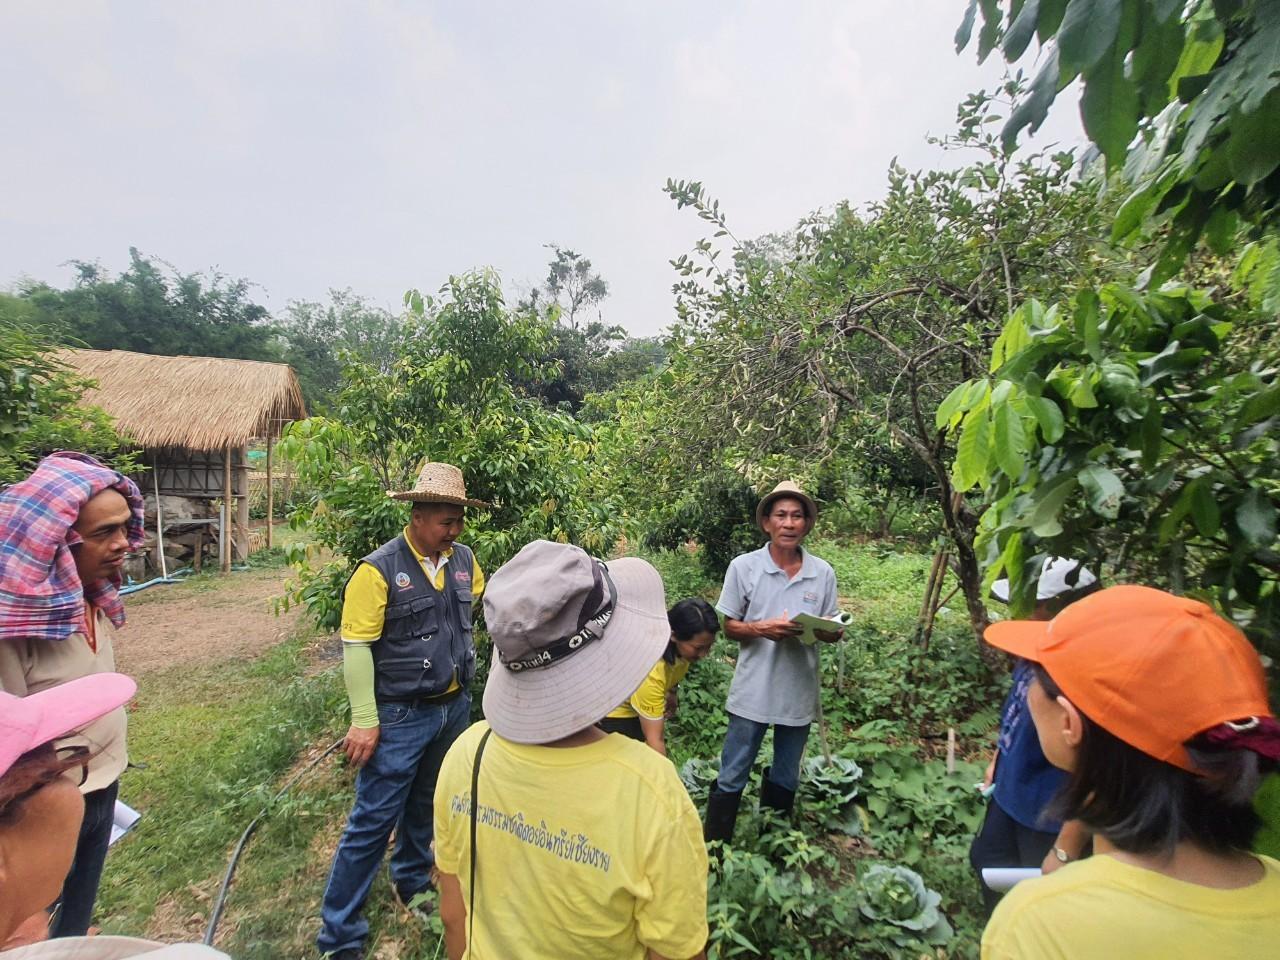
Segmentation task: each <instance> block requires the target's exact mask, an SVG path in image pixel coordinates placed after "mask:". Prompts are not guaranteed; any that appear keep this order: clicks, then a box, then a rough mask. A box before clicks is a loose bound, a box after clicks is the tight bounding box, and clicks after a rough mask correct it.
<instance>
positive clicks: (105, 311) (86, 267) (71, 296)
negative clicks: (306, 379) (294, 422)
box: [19, 247, 282, 361]
mask: <svg viewBox="0 0 1280 960" xmlns="http://www.w3.org/2000/svg"><path fill="white" fill-rule="evenodd" d="M75 266H76V270H77V273H78V276H77V280H76V283H75V285H74V286H72V287H70V288H68V289H66V290H58V289H55V288H54V287H50V286H48V285H47V284H42V283H30V284H26V285H24V286H22V287H21V288H20V290H19V296H20V298H21V299H22V300H24V301H26V309H27V312H28V314H29V316H30V317H31V318H32V319H33V320H34V321H35V322H36V323H38V324H39V325H40V327H41V329H45V330H48V331H50V333H51V335H52V336H53V337H55V338H56V339H57V340H58V341H59V342H61V343H65V344H70V345H73V346H87V347H92V348H94V349H98V350H135V351H137V352H139V353H152V354H163V355H169V356H176V355H180V354H185V355H188V356H204V357H234V358H239V359H245V360H275V361H279V360H281V359H282V356H281V351H280V347H279V344H278V343H277V339H276V330H275V328H274V326H273V325H272V323H271V317H270V314H269V313H268V311H267V309H266V308H265V307H263V306H261V305H260V304H258V303H255V302H254V301H253V299H252V297H251V286H250V284H249V282H248V281H247V280H237V279H230V278H227V277H225V276H223V275H222V274H219V273H212V274H207V275H201V274H198V273H185V274H184V273H179V272H177V271H176V270H174V269H173V268H171V267H166V265H164V264H162V263H157V262H156V261H154V260H152V259H150V258H148V257H145V256H143V255H142V254H141V253H139V252H138V251H137V249H135V248H133V247H130V248H129V266H128V268H126V269H125V270H124V271H123V272H122V273H121V274H120V275H119V276H117V277H115V278H109V277H107V276H105V275H104V274H103V271H102V269H101V267H99V266H98V265H96V264H92V263H85V262H79V261H77V262H76V263H75Z"/></svg>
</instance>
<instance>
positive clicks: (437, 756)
mask: <svg viewBox="0 0 1280 960" xmlns="http://www.w3.org/2000/svg"><path fill="white" fill-rule="evenodd" d="M389 496H391V497H392V498H393V499H396V500H408V501H411V502H412V503H413V509H412V511H411V513H410V516H409V525H408V526H406V527H405V528H404V532H403V533H401V534H400V535H399V536H397V537H396V538H395V539H393V540H390V541H388V542H387V543H384V544H383V545H382V546H381V547H379V548H378V549H377V550H375V551H373V553H371V554H369V555H368V556H367V557H364V558H363V559H362V560H361V561H360V563H359V564H358V565H357V567H356V570H355V573H353V574H352V575H351V579H350V580H349V581H348V582H347V586H346V590H345V591H344V593H343V602H342V654H343V674H344V678H345V680H346V686H347V695H348V697H349V699H350V701H351V728H350V729H349V730H348V731H347V737H346V743H345V749H346V753H347V759H348V760H349V761H350V762H351V763H352V764H353V765H354V766H356V767H358V768H359V769H360V772H359V774H358V775H357V777H356V799H355V804H354V806H353V807H352V809H351V816H350V818H349V819H348V820H347V827H346V830H345V831H344V832H343V834H342V840H341V841H340V842H339V843H338V849H337V852H336V853H335V854H334V858H333V869H332V870H331V872H330V874H329V883H328V885H327V886H326V888H325V892H324V902H323V905H322V907H321V919H322V927H321V931H320V935H319V937H317V939H316V944H317V946H319V948H320V951H321V953H322V954H324V955H325V956H329V957H333V958H335V960H360V958H361V957H363V956H364V941H365V938H366V937H367V936H368V933H369V924H368V921H367V920H366V919H365V918H364V916H363V913H362V911H363V908H364V902H365V900H366V898H367V897H368V896H369V890H370V888H371V887H372V886H373V878H374V876H375V875H376V874H377V871H378V866H379V865H380V864H381V862H382V855H383V853H384V852H385V850H386V847H387V841H388V840H389V839H390V837H391V832H392V829H393V828H394V829H395V832H396V845H395V850H394V851H393V852H392V855H391V881H392V886H393V888H394V891H395V894H396V897H397V898H398V899H399V900H400V902H401V903H403V904H405V905H406V906H408V907H410V908H411V909H412V910H413V911H414V912H415V913H421V912H422V911H423V910H424V909H425V908H424V906H423V903H424V897H423V896H422V895H425V894H426V893H428V892H429V891H430V889H431V869H432V861H433V857H432V852H431V841H432V815H431V800H432V796H433V795H434V793H435V787H436V776H437V774H438V773H439V771H440V762H441V760H442V759H443V758H444V755H445V752H446V751H447V750H448V749H449V745H450V744H452V743H453V741H454V740H455V739H456V738H457V737H458V735H459V734H460V733H462V731H463V730H465V729H466V727H467V722H468V719H469V715H470V708H471V698H470V696H469V695H468V693H467V684H468V682H469V681H470V680H471V678H472V677H473V676H474V675H475V647H474V645H473V643H472V637H471V618H472V606H473V601H474V600H475V599H476V598H478V597H479V596H480V595H481V594H482V593H483V591H484V574H483V572H482V571H481V570H480V567H479V565H478V564H477V563H476V560H475V556H474V555H473V554H472V552H471V550H470V549H468V548H467V547H466V546H464V545H463V544H461V543H458V542H457V538H458V537H459V536H460V535H461V534H462V524H463V511H464V508H465V507H469V506H470V507H484V506H487V504H485V503H483V502H481V501H479V500H471V499H469V498H468V497H467V491H466V487H465V486H464V484H463V480H462V471H460V470H459V469H458V468H457V467H455V466H452V465H450V464H447V463H428V464H426V465H425V466H423V468H422V471H421V473H420V474H419V476H418V482H417V485H416V486H415V487H414V488H413V489H412V490H397V491H391V492H390V493H389Z"/></svg>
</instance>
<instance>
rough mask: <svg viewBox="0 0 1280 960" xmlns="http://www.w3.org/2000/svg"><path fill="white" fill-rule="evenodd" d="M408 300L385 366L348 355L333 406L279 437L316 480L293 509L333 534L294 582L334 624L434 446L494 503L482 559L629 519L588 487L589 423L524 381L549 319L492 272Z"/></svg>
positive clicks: (500, 558) (323, 534) (608, 541)
mask: <svg viewBox="0 0 1280 960" xmlns="http://www.w3.org/2000/svg"><path fill="white" fill-rule="evenodd" d="M406 304H407V306H408V307H409V311H410V316H409V318H408V320H407V321H406V325H405V331H404V333H405V335H404V337H403V339H402V340H401V342H400V346H399V348H398V351H397V353H396V355H395V358H394V359H393V360H392V362H391V364H390V365H389V367H388V368H387V369H385V370H379V369H378V368H376V367H375V366H374V365H373V364H371V363H369V362H368V361H364V360H358V359H352V360H349V362H348V366H347V369H346V371H345V374H344V386H343V388H342V390H341V391H340V393H339V394H338V396H337V397H336V398H335V400H334V402H333V413H332V417H313V418H311V419H310V420H304V421H301V422H299V423H296V424H293V425H292V426H290V427H289V428H288V430H287V431H286V433H285V436H284V438H283V439H282V441H281V447H282V451H283V453H284V454H285V455H286V456H288V457H289V458H290V459H291V460H292V461H293V462H294V464H295V466H296V469H297V471H298V476H299V481H300V483H301V484H302V485H303V487H304V488H305V489H306V490H308V491H309V494H308V495H307V497H306V498H305V499H304V501H303V502H302V504H301V505H300V506H299V508H298V509H297V510H296V511H295V513H294V514H293V515H292V517H291V521H292V522H293V523H294V524H295V525H297V526H298V527H305V528H307V529H308V530H309V531H310V533H311V535H312V537H313V539H314V543H313V544H312V546H319V547H323V548H324V553H321V552H318V551H316V550H308V549H307V548H306V547H304V548H301V549H299V550H297V551H295V554H294V559H295V560H297V561H302V560H303V559H304V557H309V558H310V561H311V563H312V565H311V566H304V568H303V569H302V572H301V575H300V578H299V580H298V583H297V584H296V589H295V593H294V596H295V598H296V599H297V600H300V601H302V602H304V603H306V605H307V606H308V608H309V609H310V611H311V613H312V614H313V615H314V616H315V618H316V619H317V621H318V622H319V623H320V624H322V625H324V626H327V627H333V626H336V625H337V621H338V616H339V614H340V612H341V593H342V586H343V584H345V582H346V579H347V577H348V576H349V574H350V571H351V568H352V565H353V564H354V562H355V561H357V560H359V558H360V557H362V556H364V555H365V554H366V553H368V552H370V551H371V550H372V549H373V548H375V547H376V546H378V545H379V544H381V543H383V542H384V541H386V540H388V539H390V538H391V537H393V536H395V534H397V533H398V532H399V531H400V529H401V528H402V527H403V526H404V524H405V523H406V521H407V517H408V505H407V504H405V503H403V502H400V501H395V500H391V499H389V498H388V497H387V491H388V490H396V489H400V490H403V489H409V488H411V487H412V486H413V483H414V480H415V479H416V475H417V471H418V468H419V467H420V465H421V464H422V463H423V462H424V461H427V460H443V461H446V462H448V463H453V464H455V465H457V466H458V467H460V468H461V469H462V472H463V474H464V476H465V478H466V482H467V491H468V494H469V495H470V496H472V497H474V498H476V499H480V500H484V501H487V502H488V503H490V504H491V505H490V506H489V507H488V508H487V509H473V510H470V511H469V512H468V518H467V531H466V533H465V534H464V540H465V542H467V543H468V544H470V545H471V547H472V548H473V549H474V550H475V552H476V556H477V558H478V559H479V561H480V563H481V564H482V565H483V566H484V567H485V568H486V569H489V570H492V569H493V568H495V567H497V566H498V565H500V564H502V563H504V562H505V561H506V560H507V559H509V558H510V557H511V556H513V555H514V554H515V552H516V551H517V550H518V549H519V548H520V547H521V546H523V545H524V544H525V543H528V542H529V541H531V540H535V539H539V538H543V539H549V540H558V541H562V542H572V543H577V544H579V545H581V546H582V547H584V548H585V549H587V550H589V551H592V552H595V553H607V552H608V551H609V550H610V549H611V547H612V546H613V543H614V541H615V540H616V538H617V535H618V533H619V531H620V527H619V525H618V520H617V510H616V505H615V504H614V503H612V502H611V501H609V500H607V499H601V498H592V499H587V498H586V497H585V496H584V490H585V489H586V487H585V473H586V467H587V464H588V462H589V461H590V460H591V458H592V456H593V450H594V445H595V438H594V436H593V434H592V432H591V430H590V429H588V428H587V427H585V426H583V425H581V424H579V423H577V422H576V421H575V420H574V419H573V418H572V417H570V416H567V415H565V414H563V413H560V412H557V411H552V410H548V409H546V408H545V407H544V406H543V405H542V404H541V403H539V402H538V401H537V400H536V399H534V398H531V397H528V396H526V395H524V394H523V393H522V392H521V391H520V390H519V388H518V384H519V383H520V382H522V381H526V380H528V379H530V378H534V377H536V376H537V374H538V371H539V367H540V365H541V363H542V357H543V354H544V351H545V348H546V341H547V336H548V330H547V327H546V325H545V323H544V322H543V320H542V319H541V318H539V317H538V316H537V315H536V314H534V313H532V312H531V311H527V310H515V311H512V310H509V309H508V308H507V307H506V305H505V303H504V302H503V299H502V294H501V290H500V287H499V285H498V281H497V278H496V277H494V276H492V275H491V274H487V273H481V274H468V275H466V276H462V277H454V278H451V279H450V281H449V283H448V284H446V285H445V287H444V288H443V289H442V290H441V292H440V295H439V297H429V296H424V295H422V294H421V293H419V292H418V291H416V290H414V291H410V292H409V294H407V295H406ZM326 555H327V556H328V557H329V559H323V557H324V556H326Z"/></svg>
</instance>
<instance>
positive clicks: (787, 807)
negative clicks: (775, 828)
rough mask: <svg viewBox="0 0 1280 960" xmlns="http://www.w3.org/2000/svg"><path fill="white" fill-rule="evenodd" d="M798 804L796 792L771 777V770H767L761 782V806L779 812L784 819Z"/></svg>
mask: <svg viewBox="0 0 1280 960" xmlns="http://www.w3.org/2000/svg"><path fill="white" fill-rule="evenodd" d="M795 805H796V792H795V791H794V790H788V789H787V788H786V787H780V786H778V785H777V784H776V783H774V782H773V781H772V780H770V779H769V771H768V770H765V772H764V779H763V780H762V781H761V782H760V806H761V807H767V808H769V809H770V810H774V811H776V812H777V814H778V816H780V817H782V818H783V819H784V820H785V819H786V818H788V817H790V816H791V808H792V807H794V806H795Z"/></svg>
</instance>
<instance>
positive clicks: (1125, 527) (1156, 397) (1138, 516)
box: [937, 284, 1280, 652]
mask: <svg viewBox="0 0 1280 960" xmlns="http://www.w3.org/2000/svg"><path fill="white" fill-rule="evenodd" d="M1252 321H1256V318H1255V317H1251V316H1250V315H1249V313H1248V312H1247V311H1242V310H1240V309H1238V308H1233V307H1232V306H1230V305H1227V304H1224V303H1221V302H1215V301H1214V299H1213V298H1212V297H1211V296H1210V295H1209V294H1208V293H1206V292H1205V291H1202V290H1197V289H1193V288H1188V287H1183V286H1172V285H1169V286H1166V287H1164V288H1163V289H1162V290H1160V291H1158V292H1153V293H1138V292H1135V291H1134V290H1132V289H1130V288H1129V287H1127V286H1124V285H1119V284H1112V285H1106V286H1103V287H1101V288H1100V289H1097V290H1095V289H1093V288H1091V287H1085V288H1083V289H1082V290H1080V291H1079V292H1077V293H1076V294H1075V296H1074V297H1072V298H1071V299H1069V300H1066V301H1064V302H1062V303H1061V304H1058V305H1054V306H1051V307H1049V308H1047V309H1046V308H1045V307H1044V306H1042V305H1041V304H1040V303H1039V302H1038V301H1035V300H1032V301H1029V302H1027V303H1026V304H1024V305H1023V306H1022V307H1021V308H1020V309H1018V310H1017V311H1016V312H1014V314H1013V315H1012V316H1010V318H1009V320H1008V322H1007V324H1006V325H1005V329H1004V332H1003V333H1002V334H1001V337H1000V339H999V340H998V341H997V343H996V345H995V350H994V352H993V356H992V361H991V372H990V374H989V375H988V376H986V377H982V378H978V379H975V380H973V381H971V382H969V383H967V384H964V385H962V386H960V387H957V388H956V390H955V391H953V393H952V394H951V396H950V397H948V398H947V400H946V401H945V402H944V403H943V404H942V406H941V407H940V408H939V410H938V413H937V421H938V425H939V427H940V428H942V429H947V430H955V431H957V432H958V433H959V444H958V449H959V456H958V457H957V460H956V463H955V477H956V485H957V487H958V488H960V489H968V488H970V487H973V486H975V485H981V486H982V487H983V488H984V490H985V491H986V494H987V499H988V502H989V503H990V506H989V508H988V509H987V511H986V512H985V513H984V515H983V518H982V523H981V535H980V537H979V545H980V547H981V549H982V551H983V554H984V558H985V561H986V563H987V579H988V581H990V580H992V579H994V578H995V576H996V575H998V574H999V573H1000V572H1001V571H1007V572H1008V573H1009V575H1010V578H1011V580H1012V584H1013V592H1014V594H1015V597H1016V598H1017V601H1016V603H1015V613H1016V612H1018V611H1026V610H1029V609H1030V607H1031V605H1032V604H1033V602H1034V592H1035V591H1034V585H1035V571H1036V570H1038V569H1039V566H1040V564H1041V563H1042V561H1043V560H1044V558H1045V557H1046V556H1050V555H1059V556H1071V557H1078V558H1080V559H1081V560H1085V561H1087V562H1089V563H1090V564H1092V565H1094V566H1095V569H1103V568H1104V567H1105V568H1106V569H1108V570H1115V571H1117V572H1118V575H1119V576H1121V577H1123V578H1125V579H1137V580H1141V581H1143V582H1147V583H1152V584H1156V585H1161V586H1165V587H1168V588H1171V589H1173V590H1175V591H1177V592H1180V593H1181V592H1191V593H1195V594H1198V595H1201V596H1204V597H1205V598H1206V599H1210V600H1212V601H1214V602H1216V604H1217V605H1218V606H1219V607H1220V608H1221V609H1223V610H1224V611H1226V612H1227V613H1228V614H1231V615H1233V616H1234V617H1235V618H1236V619H1237V620H1238V621H1240V622H1241V623H1242V625H1244V626H1245V627H1246V628H1247V629H1248V630H1249V632H1250V633H1251V634H1252V635H1253V636H1254V637H1255V638H1257V639H1258V640H1260V641H1263V642H1264V644H1270V642H1271V641H1272V639H1273V638H1274V637H1276V636H1277V628H1278V627H1280V589H1277V581H1278V580H1280V549H1278V548H1280V544H1278V543H1277V534H1276V531H1277V510H1278V507H1280V441H1277V439H1276V438H1277V431H1276V426H1277V423H1280V381H1277V376H1276V375H1277V369H1278V367H1277V362H1278V361H1280V354H1278V353H1277V349H1276V347H1275V344H1274V341H1273V342H1272V343H1271V344H1268V345H1266V346H1265V347H1264V348H1263V349H1261V350H1254V349H1249V350H1247V351H1244V352H1241V351H1239V350H1233V349H1232V346H1233V344H1232V338H1233V336H1234V332H1235V331H1236V330H1237V329H1238V328H1241V327H1245V326H1247V325H1248V324H1249V323H1250V322H1252ZM975 438H980V439H975ZM1276 652H1280V648H1277V650H1276Z"/></svg>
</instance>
